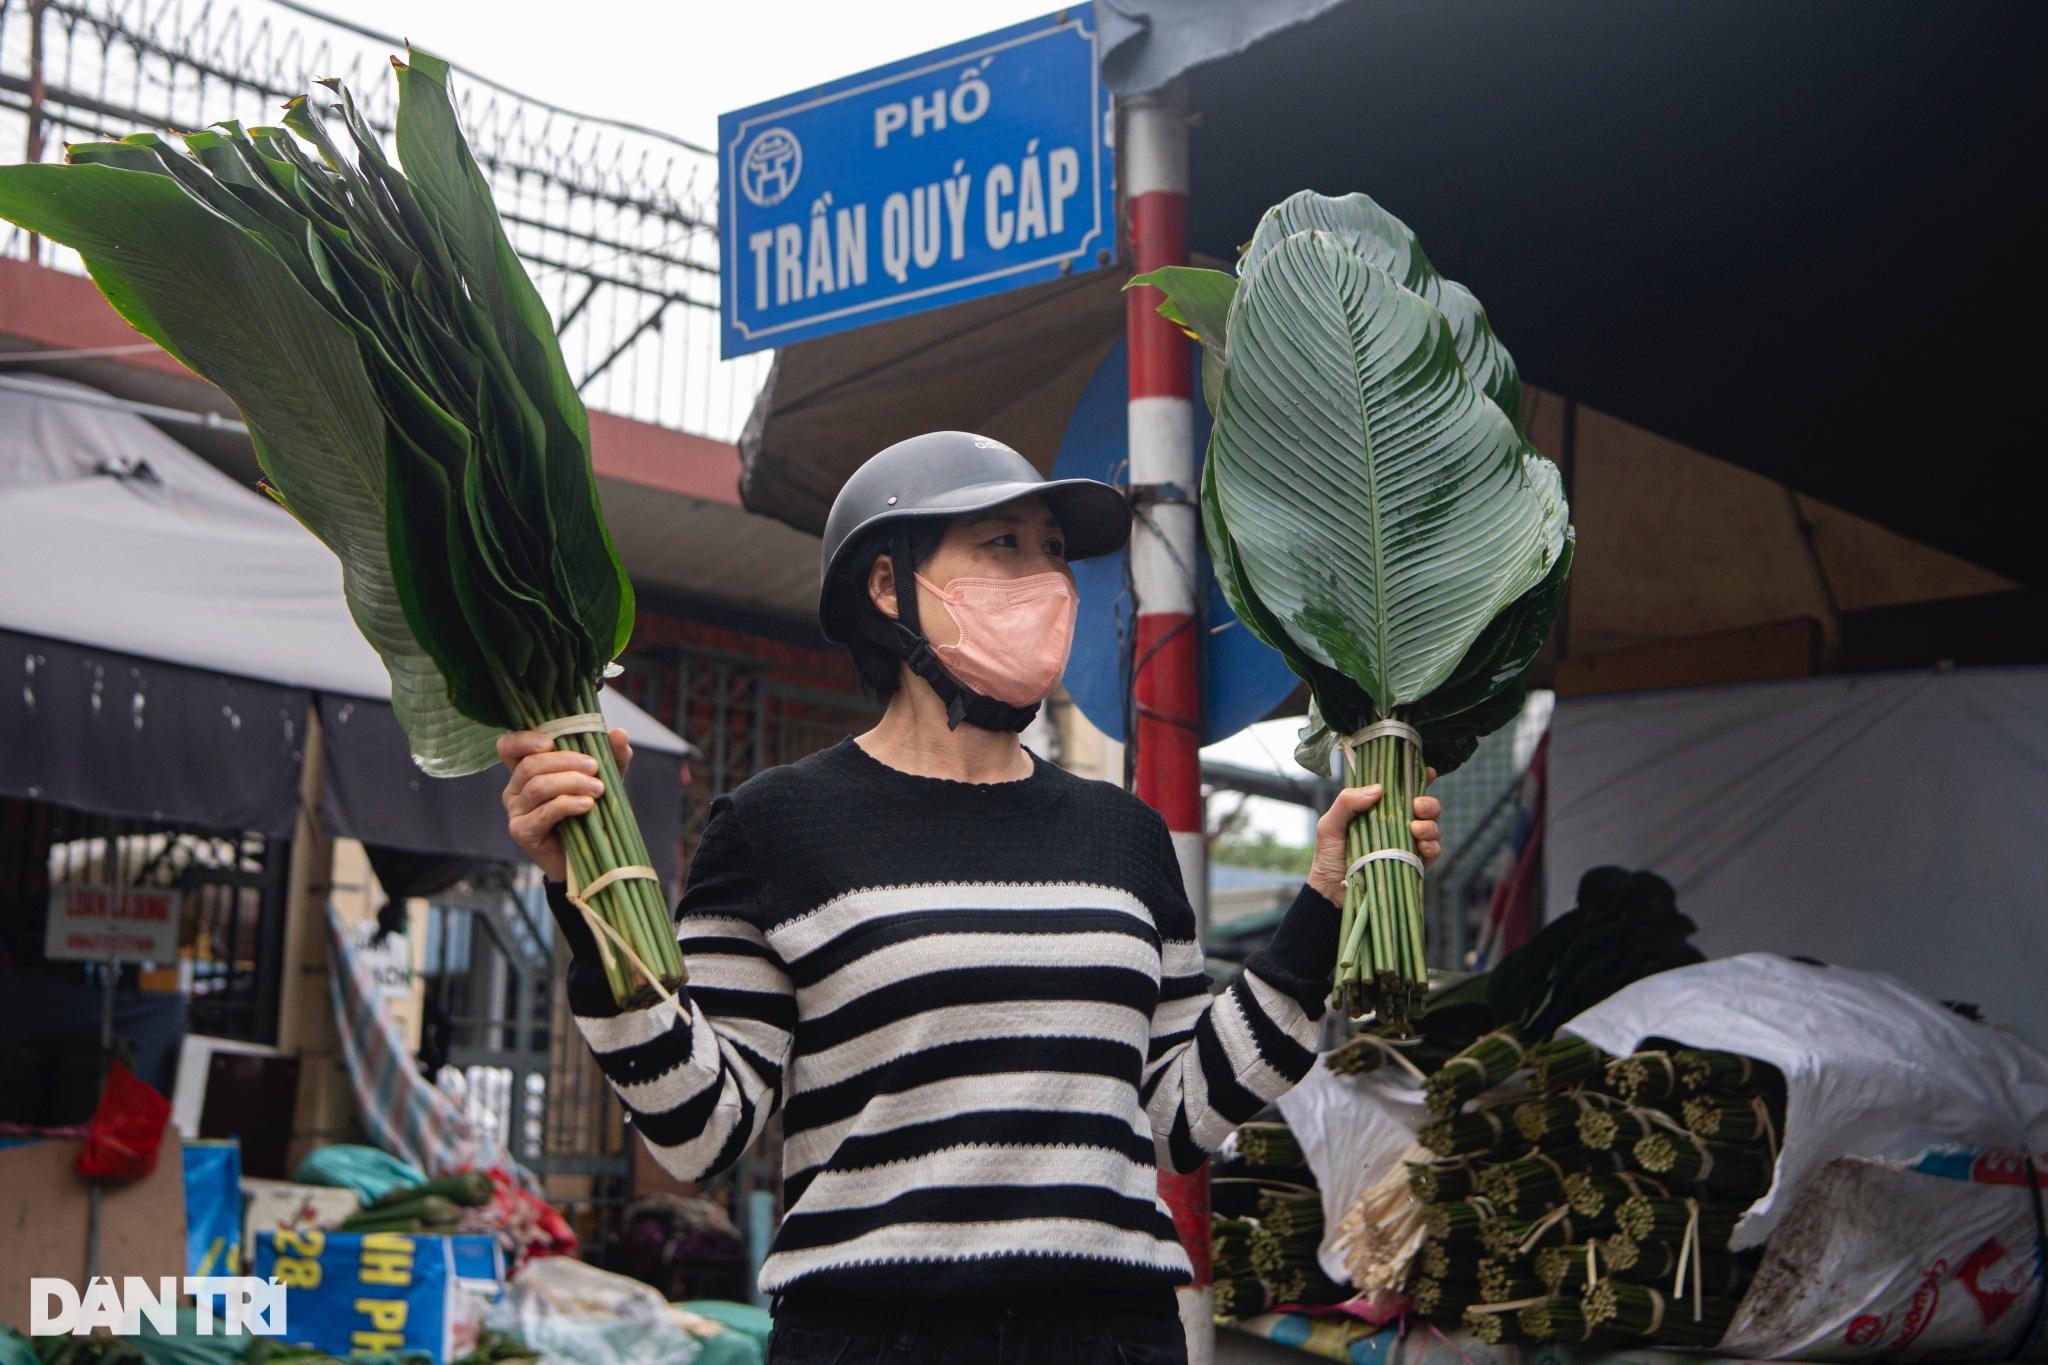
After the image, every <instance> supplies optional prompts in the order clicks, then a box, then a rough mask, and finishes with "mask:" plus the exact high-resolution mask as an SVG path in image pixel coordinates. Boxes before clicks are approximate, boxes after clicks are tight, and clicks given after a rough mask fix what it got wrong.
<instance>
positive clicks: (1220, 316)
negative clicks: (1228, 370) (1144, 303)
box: [1124, 265, 1237, 412]
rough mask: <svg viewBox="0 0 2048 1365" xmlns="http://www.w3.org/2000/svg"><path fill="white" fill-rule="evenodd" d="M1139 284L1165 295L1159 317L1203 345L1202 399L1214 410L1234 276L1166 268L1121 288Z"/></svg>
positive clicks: (1220, 385) (1234, 291)
mask: <svg viewBox="0 0 2048 1365" xmlns="http://www.w3.org/2000/svg"><path fill="white" fill-rule="evenodd" d="M1141 284H1149V285H1151V286H1152V287H1153V288H1154V289H1157V290H1158V291H1159V292H1160V293H1162V294H1164V295H1166V302H1164V303H1162V304H1160V305H1159V315H1160V316H1161V317H1163V318H1165V319H1166V320H1167V321H1169V322H1172V323H1175V324H1177V325H1178V326H1179V327H1181V328H1182V329H1183V330H1185V331H1186V332H1187V333H1188V334H1189V335H1191V336H1193V337H1194V338H1195V340H1197V341H1199V342H1201V343H1202V397H1203V399H1204V400H1205V401H1206V402H1207V403H1208V405H1209V411H1211V412H1214V411H1216V404H1217V402H1218V401H1219V399H1220V397H1221V394H1222V389H1223V371H1224V368H1225V366H1226V365H1227V364H1228V361H1229V356H1228V352H1227V350H1226V346H1225V340H1224V337H1225V332H1226V329H1227V328H1228V326H1229V322H1230V301H1231V300H1232V299H1234V298H1236V297H1237V277H1236V276H1235V275H1232V274H1229V273H1227V272H1225V271H1221V270H1204V269H1202V268H1201V267H1199V266H1191V265H1169V266H1162V267H1161V268H1159V269H1158V270H1153V271H1149V272H1147V273H1146V274H1143V275H1137V276H1133V277H1132V279H1131V282H1130V284H1127V285H1125V286H1124V288H1126V289H1130V288H1132V287H1134V286H1136V285H1141Z"/></svg>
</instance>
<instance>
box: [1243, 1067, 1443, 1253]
mask: <svg viewBox="0 0 2048 1365" xmlns="http://www.w3.org/2000/svg"><path fill="white" fill-rule="evenodd" d="M1277 1104H1278V1106H1279V1109H1280V1116H1281V1117H1282V1118H1284V1119H1286V1120H1287V1126H1288V1127H1289V1128H1291V1129H1293V1130H1294V1140H1295V1141H1296V1142H1298V1143H1300V1144H1301V1154H1302V1156H1304V1157H1305V1158H1307V1160H1308V1168H1309V1169H1310V1170H1311V1171H1314V1172H1315V1176H1316V1184H1317V1185H1318V1186H1319V1187H1320V1188H1321V1190H1322V1196H1323V1241H1322V1245H1320V1246H1318V1247H1317V1248H1316V1262H1317V1264H1319V1265H1321V1266H1322V1268H1323V1273H1324V1274H1325V1275H1328V1276H1329V1277H1330V1278H1331V1279H1332V1280H1335V1281H1336V1282H1337V1283H1338V1284H1349V1283H1350V1282H1351V1273H1350V1272H1349V1271H1348V1270H1346V1269H1345V1267H1344V1257H1343V1255H1342V1254H1341V1253H1339V1252H1338V1251H1337V1250H1335V1249H1334V1248H1333V1247H1332V1246H1331V1243H1332V1241H1333V1240H1334V1239H1335V1237H1336V1234H1337V1224H1338V1223H1339V1222H1340V1221H1342V1219H1343V1217H1344V1215H1345V1214H1346V1213H1348V1212H1350V1209H1351V1206H1352V1205H1353V1204H1355V1203H1357V1202H1358V1196H1359V1195H1361V1194H1363V1193H1365V1192H1366V1191H1367V1190H1368V1189H1370V1188H1372V1187H1373V1186H1374V1185H1376V1184H1378V1183H1379V1181H1380V1180H1381V1179H1382V1178H1383V1177H1384V1176H1386V1174H1387V1173H1388V1172H1389V1171H1391V1170H1393V1168H1394V1163H1395V1162H1397V1161H1399V1160H1400V1159H1401V1154H1402V1153H1403V1152H1405V1151H1407V1150H1408V1146H1409V1144H1410V1143H1412V1142H1414V1140H1415V1130H1416V1129H1417V1128H1419V1127H1421V1126H1422V1125H1423V1124H1425V1123H1427V1122H1429V1111H1428V1109H1427V1108H1426V1107H1425V1105H1424V1102H1423V1098H1422V1087H1421V1086H1420V1085H1417V1084H1415V1083H1414V1081H1413V1080H1412V1079H1411V1078H1410V1077H1408V1076H1407V1075H1406V1074H1405V1073H1396V1072H1395V1071H1394V1070H1393V1069H1390V1068H1389V1069H1382V1070H1380V1071H1369V1072H1367V1073H1365V1074H1364V1075H1362V1076H1340V1075H1338V1074H1337V1073H1336V1072H1334V1071H1332V1070H1330V1068H1329V1066H1328V1065H1327V1063H1326V1062H1323V1061H1318V1062H1317V1063H1316V1065H1315V1068H1314V1069H1313V1070H1311V1071H1310V1072H1309V1073H1308V1075H1307V1077H1305V1078H1304V1079H1303V1080H1302V1082H1301V1084H1300V1085H1297V1086H1295V1087H1294V1089H1292V1090H1290V1091H1288V1092H1287V1093H1286V1094H1284V1095H1282V1096H1281V1097H1280V1098H1279V1100H1278V1101H1277Z"/></svg>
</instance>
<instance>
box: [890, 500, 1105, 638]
mask: <svg viewBox="0 0 2048 1365" xmlns="http://www.w3.org/2000/svg"><path fill="white" fill-rule="evenodd" d="M917 571H918V573H920V574H922V575H923V576H924V577H925V578H927V579H929V580H930V581H931V582H933V583H936V584H938V585H939V586H940V587H945V586H946V585H947V584H949V583H951V582H952V581H953V580H954V579H956V578H1029V577H1030V576H1031V575H1033V574H1042V573H1057V574H1062V575H1064V576H1065V577H1066V579H1067V580H1068V581H1069V582H1072V581H1073V577H1074V571H1073V569H1071V568H1070V567H1068V565H1067V537H1066V533H1065V532H1063V531H1061V530H1060V523H1059V520H1058V518H1056V517H1054V516H1053V514H1052V509H1051V508H1050V507H1048V506H1046V503H1045V499H1044V498H1041V497H1038V496H1036V495H1033V496H1031V497H1028V498H1019V499H1017V500H1016V501H1015V502H1006V503H1004V504H1002V505H1001V506H1000V507H994V508H991V509H990V510H988V511H986V512H975V513H972V514H970V515H967V516H960V517H954V518H953V519H952V520H951V521H950V522H948V523H947V524H946V534H945V535H944V536H943V537H942V538H941V539H940V541H939V546H938V548H937V549H936V550H933V551H932V553H931V557H930V558H928V559H927V560H925V562H924V563H922V564H920V565H918V568H917ZM896 590H897V585H896V581H895V575H894V573H893V571H892V569H891V566H890V563H889V558H888V556H886V555H884V556H883V557H881V558H880V559H877V560H876V561H875V568H874V572H873V574H872V575H870V577H869V579H868V592H869V595H870V596H872V597H873V598H874V600H875V605H877V606H878V607H880V608H881V609H882V612H883V613H884V614H885V615H888V616H894V615H896ZM918 594H919V596H918V599H917V606H918V613H917V614H918V621H919V624H921V625H922V626H923V627H924V632H925V636H926V638H928V639H930V641H931V642H932V644H933V645H935V646H938V645H956V644H958V643H960V628H959V627H958V626H957V625H955V624H954V622H953V617H952V615H951V614H950V613H949V612H947V610H946V608H945V604H944V603H943V602H941V601H939V599H938V598H936V597H934V596H932V594H931V592H930V590H928V589H926V588H923V587H920V588H919V589H918Z"/></svg>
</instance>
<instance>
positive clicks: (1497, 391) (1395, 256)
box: [1237, 190, 1522, 430]
mask: <svg viewBox="0 0 2048 1365" xmlns="http://www.w3.org/2000/svg"><path fill="white" fill-rule="evenodd" d="M1299 232H1328V233H1331V234H1333V235H1334V236H1335V237H1336V238H1337V239H1338V240H1339V241H1341V242H1343V243H1344V245H1345V246H1347V247H1349V248H1351V249H1352V250H1353V251H1356V252H1357V253H1358V254H1359V255H1361V256H1363V257H1364V258H1365V259H1366V260H1368V261H1371V262H1372V263H1373V264H1374V265H1376V266H1378V267H1379V268H1380V269H1381V270H1384V271H1386V272H1387V274H1389V275H1391V276H1393V277H1394V279H1395V280H1396V281H1397V282H1399V284H1400V285H1401V287H1402V288H1404V289H1406V290H1408V291H1409V292H1410V293H1413V294H1417V295H1420V296H1421V297H1422V298H1423V299H1424V300H1426V301H1427V302H1428V303H1429V304H1430V305H1431V306H1433V307H1434V308H1436V310H1437V311H1438V312H1440V313H1442V314H1443V315H1444V317H1445V318H1447V319H1448V320H1449V321H1450V324H1451V335H1452V336H1453V337H1454V338H1455V339H1456V341H1457V346H1458V360H1459V363H1460V364H1462V365H1463V366H1464V367H1465V373H1466V374H1468V375H1469V376H1471V379H1472V382H1473V383H1475V384H1477V385H1478V386H1479V387H1480V388H1481V389H1482V390H1484V391H1485V393H1486V396H1487V397H1488V398H1491V399H1492V400H1493V402H1494V406H1496V407H1498V408H1499V409H1500V410H1501V411H1502V412H1504V413H1506V414H1507V417H1508V420H1509V421H1510V422H1513V423H1514V424H1515V426H1516V429H1517V430H1519V429H1520V427H1521V422H1522V380H1521V375H1520V374H1519V372H1518V371H1517V370H1516V369H1515V362H1514V359H1513V357H1511V356H1509V355H1508V351H1507V347H1505V346H1503V345H1501V343H1500V338H1498V337H1496V336H1495V335H1494V334H1493V327H1492V324H1490V323H1489V322H1488V321H1487V320H1486V310H1485V309H1484V308H1482V307H1481V306H1480V304H1479V300H1478V299H1477V298H1475V297H1474V296H1473V294H1472V291H1471V290H1469V289H1467V288H1465V286H1464V285H1462V284H1459V283H1457V282H1456V281H1455V280H1447V279H1445V278H1444V277H1443V276H1442V275H1440V274H1438V273H1437V269H1436V267H1435V266H1434V265H1431V264H1430V260H1429V257H1428V256H1427V255H1426V254H1424V252H1423V250H1422V244H1421V243H1420V242H1418V241H1417V240H1416V239H1415V234H1414V233H1413V232H1412V231H1410V230H1409V227H1408V225H1407V224H1406V223H1404V222H1402V221H1401V220H1400V219H1399V218H1396V217H1395V216H1394V215H1393V214H1391V213H1388V212H1387V211H1386V210H1385V209H1383V208H1381V207H1380V206H1379V205H1378V204H1376V203H1374V202H1373V201H1372V199H1371V198H1370V197H1368V196H1366V195H1363V194H1347V195H1343V196H1341V197H1339V198H1334V199H1333V198H1330V197H1329V196H1327V195H1321V194H1317V193H1316V192H1315V191H1314V190H1302V191H1300V192H1299V193H1296V194H1292V195H1290V196H1288V197H1287V198H1286V199H1284V200H1282V201H1281V202H1280V203H1278V204H1275V205H1274V206H1273V207H1272V208H1270V209H1268V210H1266V214H1265V216H1264V217H1263V218H1261V219H1260V220H1259V226H1258V230H1257V231H1256V232H1254V233H1253V234H1252V240H1251V244H1250V245H1249V246H1247V247H1246V248H1245V249H1244V256H1243V258H1242V259H1241V260H1240V261H1239V262H1238V267H1237V269H1238V274H1239V275H1240V276H1243V275H1248V274H1250V273H1251V272H1252V271H1253V270H1255V269H1257V268H1258V263H1259V262H1260V261H1261V260H1262V259H1264V257H1265V255H1266V253H1267V252H1269V251H1271V250H1272V249H1273V248H1274V247H1275V246H1277V245H1279V244H1280V243H1281V242H1282V241H1284V240H1286V239H1287V238H1288V237H1291V236H1293V235H1294V234H1296V233H1299Z"/></svg>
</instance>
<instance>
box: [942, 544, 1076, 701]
mask: <svg viewBox="0 0 2048 1365" xmlns="http://www.w3.org/2000/svg"><path fill="white" fill-rule="evenodd" d="M917 581H918V582H919V583H922V584H923V585H924V586H925V587H926V588H928V589H929V590H930V591H931V594H932V595H933V596H934V597H936V598H938V599H939V600H940V601H941V602H944V603H945V604H946V614H947V615H948V616H951V617H952V618H953V624H954V625H956V626H958V627H959V628H960V643H959V644H957V645H940V646H938V648H937V650H936V651H935V652H936V653H937V654H938V656H939V662H940V663H942V664H944V665H945V667H946V671H947V672H948V673H950V674H952V675H953V677H954V678H955V679H957V680H958V681H959V682H961V683H962V684H964V685H965V686H967V687H971V688H973V689H974V690H975V691H977V692H979V693H981V694H982V695H983V696H986V697H994V698H995V699H996V700H997V701H1000V702H1007V703H1008V704H1009V705H1011V706H1029V705H1031V703H1033V702H1036V701H1044V700H1045V698H1046V695H1047V694H1048V693H1050V692H1051V691H1052V689H1053V686H1054V684H1056V683H1058V682H1059V680H1060V674H1062V673H1064V672H1066V669H1067V651H1069V650H1070V649H1072V648H1073V646H1074V610H1075V608H1076V607H1077V606H1078V605H1079V604H1078V602H1077V601H1076V599H1075V597H1074V587H1073V585H1072V584H1071V583H1069V582H1067V576H1066V575H1065V574H1063V573H1039V574H1032V575H1031V576H1030V577H1028V578H956V579H954V580H953V581H952V582H951V583H948V584H947V585H946V586H945V587H943V588H942V587H940V586H939V585H938V584H936V583H934V582H932V581H931V580H930V579H928V578H926V577H925V576H924V575H923V574H919V575H918V576H917Z"/></svg>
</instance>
